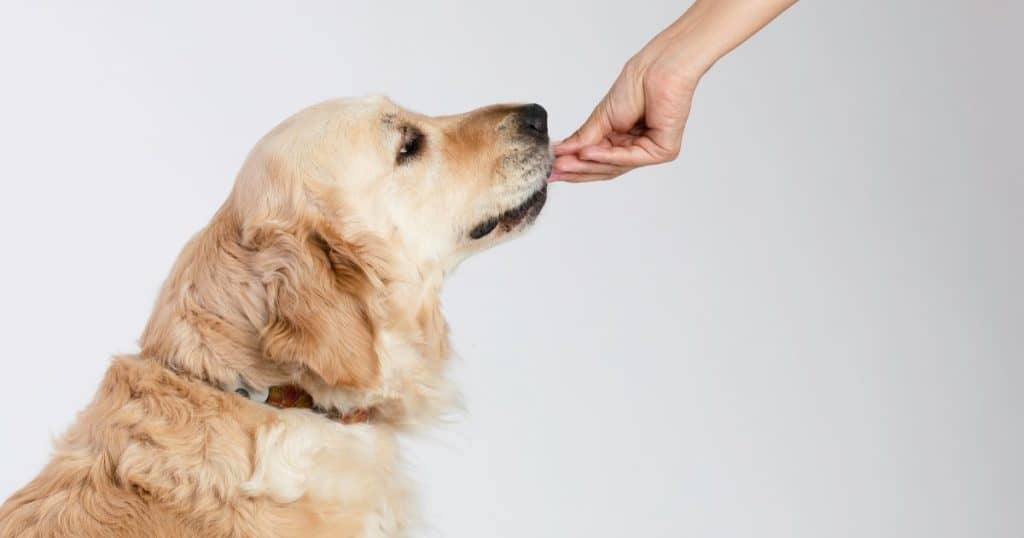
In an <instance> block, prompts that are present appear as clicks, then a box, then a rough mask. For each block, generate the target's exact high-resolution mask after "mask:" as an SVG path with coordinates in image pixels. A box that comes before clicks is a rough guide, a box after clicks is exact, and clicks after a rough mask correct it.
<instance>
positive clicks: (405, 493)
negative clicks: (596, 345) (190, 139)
mask: <svg viewBox="0 0 1024 538" xmlns="http://www.w3.org/2000/svg"><path fill="white" fill-rule="evenodd" d="M517 110H518V109H517V108H516V107H512V106H495V107H488V108H484V109H480V110H476V111H473V112H470V113H467V114H462V115H458V116H448V117H440V118H432V117H426V116H421V115H418V114H414V113H411V112H408V111H405V110H403V109H401V108H399V107H397V106H396V105H394V104H393V103H391V102H390V101H388V100H386V99H383V98H366V99H355V100H337V101H331V102H327V103H323V104H320V105H317V106H314V107H311V108H309V109H307V110H304V111H302V112H300V113H298V114H296V115H295V116H293V117H292V118H289V119H288V120H286V121H285V122H283V123H282V124H281V125H279V126H278V127H276V128H275V129H274V130H272V131H271V132H270V133H269V134H267V135H266V136H265V137H264V138H263V139H262V140H261V141H260V142H259V143H258V144H257V146H256V148H255V149H254V150H253V151H252V153H251V154H250V156H249V158H248V159H247V160H246V162H245V164H244V165H243V167H242V169H241V171H240V173H239V176H238V179H237V181H236V183H235V187H234V189H233V191H232V193H231V195H230V196H229V197H228V200H227V201H226V202H225V204H224V205H223V207H221V209H220V210H219V211H218V212H217V214H216V215H215V216H214V217H213V219H212V220H211V222H210V224H209V225H208V226H207V227H206V228H205V229H204V230H202V231H201V232H200V233H199V234H197V235H196V237H194V238H193V239H192V241H190V242H189V244H188V245H187V246H186V247H185V248H184V250H183V251H182V253H181V255H180V256H179V258H178V260H177V262H176V263H175V265H174V268H173V269H172V271H171V274H170V276H169V278H168V279H167V282H166V283H165V285H164V287H163V289H162V291H161V293H160V296H159V297H158V299H157V302H156V305H155V307H154V310H153V314H152V316H151V318H150V321H149V323H148V325H147V327H146V330H145V332H144V334H143V336H142V339H141V351H140V353H139V354H137V355H131V356H120V357H116V358H115V359H114V360H113V362H112V363H111V366H110V368H109V370H108V372H107V374H106V376H105V377H104V379H103V382H102V384H101V386H100V388H99V390H98V392H97V394H96V397H95V399H94V400H93V402H92V403H91V404H90V405H89V406H88V407H87V408H86V409H85V410H84V411H82V412H81V413H80V414H79V416H78V418H77V420H76V421H75V423H74V424H73V425H72V426H71V428H70V429H69V431H68V432H67V433H66V434H65V435H64V436H63V437H62V438H61V439H60V440H59V441H58V442H57V445H56V450H55V453H54V455H53V458H52V460H51V461H50V463H49V464H48V465H47V466H46V468H45V469H43V471H42V472H41V473H40V474H39V475H38V476H37V477H36V478H35V479H34V480H33V481H32V482H30V483H29V484H28V485H26V486H25V487H24V488H22V489H21V490H20V491H18V492H17V493H15V494H14V495H13V496H12V497H11V498H10V499H8V500H7V501H6V502H5V503H4V504H3V506H2V507H0V537H15V536H17V537H30V536H131V537H135V536H137V537H186V536H188V537H193V536H231V537H262V536H335V537H394V536H402V535H404V534H405V533H406V532H407V530H408V529H409V526H410V524H411V522H413V521H415V518H414V517H413V515H412V513H413V510H412V508H411V507H410V502H409V497H410V494H409V488H408V485H407V483H406V481H405V479H404V477H403V473H402V472H401V464H400V459H399V457H398V454H397V453H396V448H397V447H396V436H397V435H398V434H400V433H401V432H403V431H407V430H408V429H410V428H414V427H416V426H418V425H429V424H431V423H432V422H434V421H436V420H437V418H438V417H439V416H440V415H441V414H442V413H443V412H444V411H445V410H446V409H448V408H449V407H450V406H451V404H452V403H453V401H454V400H455V396H454V390H453V389H452V388H451V387H450V386H449V384H448V383H447V381H446V380H445V377H444V371H445V364H446V358H447V356H448V342H447V327H446V324H445V321H444V318H443V316H442V314H441V311H440V302H439V293H440V289H441V284H442V281H443V279H444V277H445V275H447V274H448V273H449V272H450V271H451V270H452V269H453V268H454V267H455V266H456V265H457V264H458V263H459V261H460V260H462V259H463V258H465V257H466V256H468V255H469V254H471V253H473V252H477V251H479V250H482V249H484V248H486V247H488V246H491V245H493V244H495V243H497V242H500V241H502V240H504V239H506V238H508V237H510V236H512V235H514V234H515V233H517V232H518V231H520V230H521V229H523V228H524V227H525V226H527V225H528V224H529V222H530V221H531V220H532V218H533V217H534V216H535V215H536V212H537V211H539V206H537V205H534V206H530V207H531V212H529V214H528V215H527V217H523V215H524V214H526V212H525V210H524V211H519V212H512V213H509V210H510V209H512V208H515V207H517V206H520V207H526V205H527V204H524V201H528V200H536V199H537V193H542V192H543V191H542V190H541V189H543V185H544V181H545V179H546V176H547V172H548V170H549V167H550V162H551V156H550V152H549V150H548V148H547V139H546V136H544V137H543V139H540V138H537V137H533V138H530V137H529V136H524V135H522V132H521V131H522V129H521V125H520V124H521V121H520V119H519V117H518V116H517ZM417 137H419V138H417ZM416 140H419V142H420V145H419V146H417V151H415V152H412V151H411V150H409V151H406V150H408V149H409V148H412V147H413V146H414V145H415V144H414V143H415V142H416ZM403 148H405V149H403ZM412 153H415V154H414V155H412ZM542 200H543V197H541V201H542ZM531 203H532V202H531ZM503 212H504V216H503V217H502V220H501V221H500V222H501V226H499V227H497V228H496V229H495V230H494V232H493V233H490V234H489V235H487V236H485V237H483V238H480V239H474V238H471V237H470V236H469V234H470V231H471V230H472V229H473V228H474V226H475V225H477V224H479V223H480V222H482V221H486V219H488V218H492V217H495V216H497V215H502V214H503ZM509 215H513V216H509ZM58 360H59V359H58ZM289 383H293V384H298V385H301V386H302V387H303V388H305V389H306V390H307V391H308V392H309V393H310V394H311V395H312V396H313V398H314V400H315V401H316V402H317V404H318V405H320V406H323V407H336V408H338V409H339V410H340V411H347V410H352V409H355V408H370V409H372V410H373V418H372V420H371V422H369V423H366V424H351V425H345V424H341V423H339V422H334V421H331V420H329V419H327V418H325V417H324V416H322V415H318V414H315V413H313V412H311V411H309V410H302V409H286V410H278V409H275V408H273V407H270V406H268V405H265V404H260V403H257V402H253V401H250V400H248V399H246V398H243V397H241V396H239V395H237V394H235V393H233V392H232V390H233V388H234V387H238V386H240V385H244V386H247V387H251V388H252V389H253V390H254V391H261V390H266V389H267V388H268V387H270V386H272V385H280V384H289ZM2 435H3V436H4V437H8V436H10V435H11V433H10V432H4V433H3V434H2Z"/></svg>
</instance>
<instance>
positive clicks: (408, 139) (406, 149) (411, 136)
mask: <svg viewBox="0 0 1024 538" xmlns="http://www.w3.org/2000/svg"><path fill="white" fill-rule="evenodd" d="M422 147H423V133H421V132H420V131H419V130H417V129H414V128H412V127H406V128H405V129H402V147H400V148H399V149H398V159H397V161H398V162H399V163H403V162H406V161H408V160H409V159H411V158H412V157H415V156H416V154H418V153H419V152H420V149H421V148H422Z"/></svg>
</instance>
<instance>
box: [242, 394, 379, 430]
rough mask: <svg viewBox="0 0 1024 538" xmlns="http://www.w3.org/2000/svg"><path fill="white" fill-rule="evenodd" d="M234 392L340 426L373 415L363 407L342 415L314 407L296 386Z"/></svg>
mask: <svg viewBox="0 0 1024 538" xmlns="http://www.w3.org/2000/svg"><path fill="white" fill-rule="evenodd" d="M235 392H236V393H237V394H239V395H241V396H242V397H244V398H248V399H250V400H252V401H254V402H259V403H265V404H267V405H270V406H273V407H276V408H278V409H309V410H310V411H312V412H314V413H317V414H319V415H323V416H324V417H325V418H327V419H329V420H333V421H335V422H340V423H342V424H362V423H366V422H369V421H370V418H372V415H373V413H372V410H371V409H367V408H363V407H359V408H356V409H351V410H349V411H346V412H344V413H342V412H341V411H338V410H337V409H334V408H331V409H324V408H322V407H320V406H318V405H316V403H314V402H313V396H312V395H310V394H309V393H308V392H306V391H305V390H304V389H303V388H302V387H300V386H298V385H276V386H273V387H270V388H269V389H267V390H265V391H262V392H257V391H254V390H252V389H248V388H245V387H239V388H236V389H235Z"/></svg>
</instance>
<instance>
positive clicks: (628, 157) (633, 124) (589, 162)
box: [550, 43, 699, 182]
mask: <svg viewBox="0 0 1024 538" xmlns="http://www.w3.org/2000/svg"><path fill="white" fill-rule="evenodd" d="M652 45H654V43H652ZM673 56H674V55H672V54H671V53H669V52H667V51H663V50H658V48H654V50H652V47H651V46H648V47H647V48H645V49H644V50H643V51H641V52H640V54H638V55H637V56H635V57H634V58H633V59H631V60H630V61H629V62H627V63H626V66H625V67H623V69H622V72H621V73H620V74H619V77H618V78H617V79H616V80H615V83H614V84H612V87H611V89H610V90H609V91H608V94H607V95H605V97H604V99H602V100H601V102H600V103H598V105H597V107H595V108H594V111H593V113H591V114H590V118H589V119H587V121H586V122H585V123H584V124H583V126H582V127H580V128H579V129H578V130H577V131H576V132H575V133H574V134H573V135H572V136H570V137H569V138H567V139H565V140H563V141H562V142H560V143H558V144H556V145H555V148H554V150H555V156H556V158H555V163H554V168H553V171H552V174H551V179H550V180H551V181H573V182H584V181H597V180H605V179H611V178H614V177H616V176H619V175H622V174H624V173H626V172H628V171H630V170H632V169H634V168H637V167H640V166H646V165H651V164H660V163H665V162H669V161H672V160H674V159H675V158H676V156H678V155H679V147H680V144H681V143H682V139H683V129H684V128H685V127H686V118H687V117H688V116H689V114H690V101H691V99H692V98H693V91H694V89H695V88H696V85H697V81H698V80H699V76H694V75H691V74H689V72H688V71H687V70H684V69H682V68H681V67H680V66H678V65H676V63H675V62H674V61H673V60H674V58H673Z"/></svg>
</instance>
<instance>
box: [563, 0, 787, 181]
mask: <svg viewBox="0 0 1024 538" xmlns="http://www.w3.org/2000/svg"><path fill="white" fill-rule="evenodd" d="M795 2H796V0H759V1H757V2H751V1H749V0H696V1H695V2H694V3H693V5H692V6H690V8H689V9H687V10H686V13H684V14H683V15H682V17H680V18H679V19H678V20H677V21H675V22H674V23H673V24H672V25H671V26H669V27H668V28H666V29H665V30H664V31H662V32H661V33H660V34H658V35H657V36H655V38H654V39H653V40H651V42H650V43H648V44H647V46H645V47H644V48H643V50H641V51H640V52H639V53H638V54H637V55H636V56H634V57H633V58H632V59H631V60H629V62H627V63H626V66H625V67H624V68H623V69H622V73H621V74H619V78H618V79H616V80H615V83H614V84H612V87H611V89H610V90H608V94H607V95H605V97H604V99H602V100H601V102H600V103H598V105H597V107H596V108H594V111H593V112H592V113H591V114H590V118H588V119H587V121H586V122H584V124H583V126H582V127H580V128H579V129H577V130H576V132H575V133H573V135H572V136H570V137H569V138H567V139H565V140H563V141H562V142H560V143H558V144H556V145H555V147H554V151H555V163H554V167H553V169H552V173H551V178H550V179H549V181H573V182H584V181H597V180H603V179H611V178H613V177H616V176H620V175H622V174H624V173H626V172H628V171H630V170H632V169H634V168H637V167H640V166H646V165H649V164H659V163H665V162H668V161H671V160H674V159H675V158H676V156H678V155H679V147H680V144H681V143H682V140H683V129H684V128H685V127H686V119H687V117H688V116H689V115H690V101H691V100H692V99H693V92H694V90H695V89H696V87H697V83H698V82H699V81H700V79H701V77H702V76H704V73H705V72H707V70H708V69H709V68H710V67H711V66H712V65H713V64H714V63H715V62H716V61H718V59H719V58H721V57H722V56H724V55H725V54H727V53H728V52H729V51H730V50H732V49H733V48H735V47H736V46H737V45H739V44H740V43H742V42H743V41H744V40H746V39H747V38H749V37H750V36H751V35H753V34H754V33H755V32H757V31H758V30H759V29H761V28H762V27H763V26H764V25H765V24H768V22H769V21H771V20H772V19H773V18H775V17H776V16H777V15H778V14H779V13H782V12H783V11H784V10H785V9H786V8H788V7H789V6H791V5H793V4H794V3H795Z"/></svg>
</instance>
